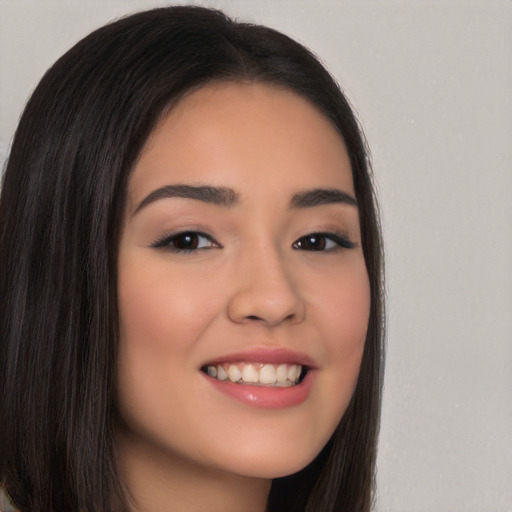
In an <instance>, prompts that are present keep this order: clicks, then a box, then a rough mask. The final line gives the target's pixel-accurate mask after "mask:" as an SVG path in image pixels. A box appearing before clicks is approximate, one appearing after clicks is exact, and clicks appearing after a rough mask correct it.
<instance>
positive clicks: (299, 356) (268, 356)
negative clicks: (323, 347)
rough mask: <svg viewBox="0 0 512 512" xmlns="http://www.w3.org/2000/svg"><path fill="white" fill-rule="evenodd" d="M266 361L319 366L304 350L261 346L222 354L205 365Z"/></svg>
mask: <svg viewBox="0 0 512 512" xmlns="http://www.w3.org/2000/svg"><path fill="white" fill-rule="evenodd" d="M240 362H245V363H264V364H284V363H288V364H300V365H302V366H307V367H308V368H309V369H315V368H317V365H316V364H315V362H314V361H313V360H312V359H311V357H309V356H308V355H306V354H304V353H302V352H295V351H293V350H289V349H287V348H272V347H261V348H256V349H251V350H244V351H241V352H233V353H230V354H227V355H224V356H220V357H218V358H216V359H215V360H212V361H210V362H208V363H206V364H205V365H204V366H208V365H215V364H222V363H240Z"/></svg>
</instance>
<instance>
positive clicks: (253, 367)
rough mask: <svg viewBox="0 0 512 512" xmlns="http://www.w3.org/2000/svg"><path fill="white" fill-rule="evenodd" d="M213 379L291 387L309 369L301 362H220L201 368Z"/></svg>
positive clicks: (265, 385)
mask: <svg viewBox="0 0 512 512" xmlns="http://www.w3.org/2000/svg"><path fill="white" fill-rule="evenodd" d="M201 371H203V372H204V373H206V374H207V375H208V376H209V377H212V378H213V379H216V380H220V381H226V382H233V383H234V384H242V385H243V384H245V385H249V386H264V387H280V388H284V387H291V386H296V385H297V384H300V383H301V382H302V380H303V379H304V377H305V376H306V373H307V371H308V369H307V367H305V366H302V365H300V364H286V363H282V364H268V363H244V362H240V363H219V364H211V365H206V366H203V367H202V368H201Z"/></svg>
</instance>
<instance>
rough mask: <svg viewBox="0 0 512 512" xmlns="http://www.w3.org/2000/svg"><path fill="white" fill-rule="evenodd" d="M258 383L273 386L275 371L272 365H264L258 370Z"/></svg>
mask: <svg viewBox="0 0 512 512" xmlns="http://www.w3.org/2000/svg"><path fill="white" fill-rule="evenodd" d="M259 381H260V383H261V384H275V382H276V369H275V367H274V365H273V364H266V365H264V366H263V368H262V369H261V370H260V378H259Z"/></svg>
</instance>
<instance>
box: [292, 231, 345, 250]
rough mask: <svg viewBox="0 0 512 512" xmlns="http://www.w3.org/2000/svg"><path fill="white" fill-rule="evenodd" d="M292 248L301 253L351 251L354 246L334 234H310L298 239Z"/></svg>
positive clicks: (342, 237)
mask: <svg viewBox="0 0 512 512" xmlns="http://www.w3.org/2000/svg"><path fill="white" fill-rule="evenodd" d="M292 247H293V248H294V249H298V250H301V251H325V252H329V251H335V250H336V249H352V248H354V247H355V244H354V243H353V242H351V241H350V240H349V239H348V238H346V237H344V236H341V235H337V234H335V233H310V234H309V235H306V236H303V237H301V238H299V239H298V240H297V241H296V242H294V243H293V245H292Z"/></svg>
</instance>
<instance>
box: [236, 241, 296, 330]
mask: <svg viewBox="0 0 512 512" xmlns="http://www.w3.org/2000/svg"><path fill="white" fill-rule="evenodd" d="M287 256H288V255H287V254H285V253H284V252H283V250H282V248H280V247H279V246H278V244H275V243H272V242H271V241H270V240H268V238H267V239H266V241H265V240H262V239H259V240H258V241H256V242H253V243H252V244H250V245H248V246H247V247H245V249H241V250H240V252H239V255H238V261H237V264H236V265H235V268H236V270H235V271H236V275H235V276H234V282H235V288H234V292H233V294H232V296H231V300H230V303H229V316H230V318H231V319H232V320H233V321H235V322H245V321H255V320H259V321H260V322H262V323H265V324H266V325H268V326H275V325H279V324H280V323H281V322H284V321H290V322H300V321H302V319H303V317H304V314H305V308H304V302H303V300H302V296H301V293H300V292H301V290H300V286H299V282H298V281H297V279H296V277H295V273H294V270H293V269H292V268H291V267H290V264H291V262H290V258H288V257H287Z"/></svg>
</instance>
